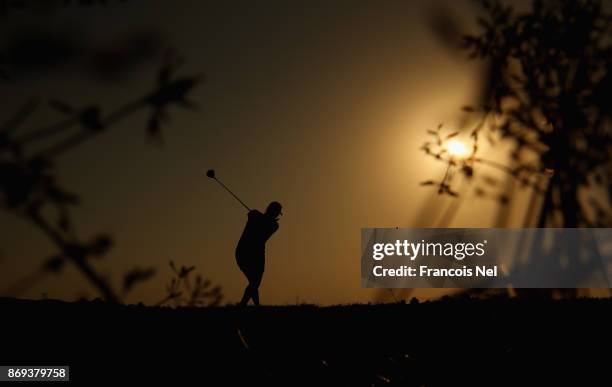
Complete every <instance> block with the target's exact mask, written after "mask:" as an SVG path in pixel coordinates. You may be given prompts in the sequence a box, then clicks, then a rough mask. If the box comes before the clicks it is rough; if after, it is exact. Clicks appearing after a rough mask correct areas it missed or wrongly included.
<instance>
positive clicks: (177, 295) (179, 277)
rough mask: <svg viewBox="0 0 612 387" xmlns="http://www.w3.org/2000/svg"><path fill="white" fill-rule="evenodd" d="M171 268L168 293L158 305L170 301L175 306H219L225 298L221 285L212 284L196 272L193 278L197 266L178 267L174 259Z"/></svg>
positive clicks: (167, 287)
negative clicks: (171, 274)
mask: <svg viewBox="0 0 612 387" xmlns="http://www.w3.org/2000/svg"><path fill="white" fill-rule="evenodd" d="M170 268H171V269H172V273H173V276H172V278H171V280H170V282H169V283H168V285H167V286H166V293H167V295H166V297H165V298H164V299H162V300H161V301H159V302H158V303H157V306H162V305H164V304H166V303H169V302H171V303H173V304H174V306H187V307H198V306H217V305H219V304H220V303H221V301H222V300H223V294H222V293H221V287H220V286H212V283H211V281H210V280H207V279H204V278H203V277H202V275H200V274H195V279H192V277H191V274H192V273H194V271H195V266H181V267H180V268H178V267H177V266H176V265H175V264H174V262H173V261H170Z"/></svg>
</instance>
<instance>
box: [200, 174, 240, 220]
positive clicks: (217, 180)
mask: <svg viewBox="0 0 612 387" xmlns="http://www.w3.org/2000/svg"><path fill="white" fill-rule="evenodd" d="M206 176H208V177H210V178H211V179H213V180H215V181H216V182H217V183H219V184H221V187H223V188H225V190H226V191H227V192H229V193H230V194H231V195H232V196H233V197H234V198H236V200H238V201H239V202H240V204H242V205H243V206H244V208H246V209H247V210H248V211H251V209H250V208H249V207H248V206H247V205H246V204H244V202H243V201H242V200H240V198H239V197H238V196H236V194H235V193H233V192H232V191H231V190H230V189H229V188H227V187H226V186H225V184H223V183H222V182H221V180H219V179H217V177H216V175H215V170H214V169H209V170H208V171H206Z"/></svg>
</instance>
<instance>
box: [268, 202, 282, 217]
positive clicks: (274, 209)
mask: <svg viewBox="0 0 612 387" xmlns="http://www.w3.org/2000/svg"><path fill="white" fill-rule="evenodd" d="M282 209H283V206H281V204H280V203H279V202H272V203H270V204H268V208H267V209H266V215H268V216H270V217H272V218H274V219H277V218H278V217H279V216H281V215H282V214H283V213H282Z"/></svg>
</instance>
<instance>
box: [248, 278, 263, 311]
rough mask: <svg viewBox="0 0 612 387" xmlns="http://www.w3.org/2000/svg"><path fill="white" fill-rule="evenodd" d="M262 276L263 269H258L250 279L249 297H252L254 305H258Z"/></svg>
mask: <svg viewBox="0 0 612 387" xmlns="http://www.w3.org/2000/svg"><path fill="white" fill-rule="evenodd" d="M262 277H263V270H262V271H258V272H257V273H255V275H254V276H253V279H252V280H251V284H250V285H251V289H252V290H251V298H253V303H254V304H255V305H256V306H259V285H260V284H261V278H262Z"/></svg>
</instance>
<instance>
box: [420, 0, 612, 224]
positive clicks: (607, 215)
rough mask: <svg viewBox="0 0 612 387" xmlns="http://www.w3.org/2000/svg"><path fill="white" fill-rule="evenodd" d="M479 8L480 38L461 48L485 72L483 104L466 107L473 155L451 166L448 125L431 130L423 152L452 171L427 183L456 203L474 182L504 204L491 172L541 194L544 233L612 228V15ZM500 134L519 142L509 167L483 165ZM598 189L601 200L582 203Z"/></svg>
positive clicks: (560, 6) (554, 8)
mask: <svg viewBox="0 0 612 387" xmlns="http://www.w3.org/2000/svg"><path fill="white" fill-rule="evenodd" d="M479 4H481V5H482V8H483V10H484V16H483V17H480V18H478V20H477V21H478V25H479V28H480V32H479V33H478V34H476V35H468V36H465V37H464V40H463V43H464V44H463V48H464V50H466V51H467V52H468V53H469V54H470V57H471V58H475V59H480V60H483V61H485V62H486V63H487V68H488V70H487V74H486V77H485V78H486V80H485V86H484V89H483V92H482V96H481V100H480V102H479V103H478V104H476V105H474V106H466V107H464V108H463V110H464V111H465V112H466V113H467V114H468V115H470V116H471V118H472V119H475V120H476V125H475V126H474V127H472V128H470V129H469V131H470V138H471V140H472V149H471V152H470V155H469V156H468V157H467V158H465V159H457V158H453V157H452V156H451V155H449V154H448V152H447V151H446V148H445V146H446V143H447V141H448V140H449V138H451V137H453V136H454V135H455V134H454V133H450V134H447V133H446V132H444V130H443V129H442V126H440V127H438V128H437V129H436V130H431V131H429V133H430V135H431V136H432V140H431V141H427V142H426V143H425V144H423V147H422V149H423V151H424V152H425V153H426V154H427V155H430V156H432V157H434V158H436V159H438V160H441V161H443V162H445V163H446V164H447V170H446V174H445V175H444V177H443V178H442V180H440V181H434V180H429V181H426V182H423V183H422V184H423V185H431V186H435V187H436V188H437V190H438V193H440V194H448V195H451V196H459V192H458V190H457V189H456V187H457V185H458V184H459V183H457V182H456V180H462V181H467V182H469V183H473V184H472V187H473V189H474V192H475V194H476V195H478V196H480V197H483V198H493V199H496V200H498V201H500V202H501V203H507V202H508V201H509V199H510V198H508V197H506V196H504V195H503V194H500V193H498V192H496V189H495V186H496V185H497V183H498V181H497V180H496V179H495V178H493V177H492V176H490V175H487V173H486V169H487V168H493V169H496V170H498V171H502V172H504V173H506V174H509V175H510V176H512V177H514V178H515V179H517V180H518V181H519V182H520V183H521V185H523V186H525V187H529V188H531V189H533V190H534V191H535V192H536V193H538V194H541V195H544V204H543V207H542V209H541V212H540V214H539V216H537V218H538V221H537V226H538V227H545V226H549V225H554V226H557V227H609V226H610V224H612V213H611V211H610V208H611V207H610V204H611V203H610V197H611V196H612V168H610V153H611V152H612V148H611V147H610V140H611V138H612V128H611V121H610V118H611V117H610V115H611V108H610V101H609V98H608V96H609V90H610V88H611V86H612V74H610V71H609V69H610V68H611V67H610V66H611V65H612V46H611V40H610V38H611V31H612V14H610V13H608V12H606V10H605V9H604V4H603V1H601V0H578V1H571V0H561V1H543V0H536V1H533V2H532V8H531V10H530V11H528V12H526V13H520V14H519V13H516V12H515V11H514V10H513V8H512V7H511V6H509V5H504V3H503V2H501V1H496V0H491V1H489V0H482V1H479ZM493 135H496V136H498V137H499V138H501V141H507V142H510V143H512V151H511V154H510V156H511V160H512V161H511V163H510V164H509V165H502V164H499V163H496V162H493V161H491V160H486V159H484V158H482V157H481V153H480V152H479V151H480V149H481V145H482V142H483V141H490V142H492V143H495V140H494V139H493V138H494V136H493ZM483 170H484V171H483ZM597 189H599V190H601V191H602V192H604V194H601V195H598V196H593V197H591V198H588V199H584V198H581V197H580V194H579V192H580V191H583V190H586V191H590V192H594V191H595V190H597Z"/></svg>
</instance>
